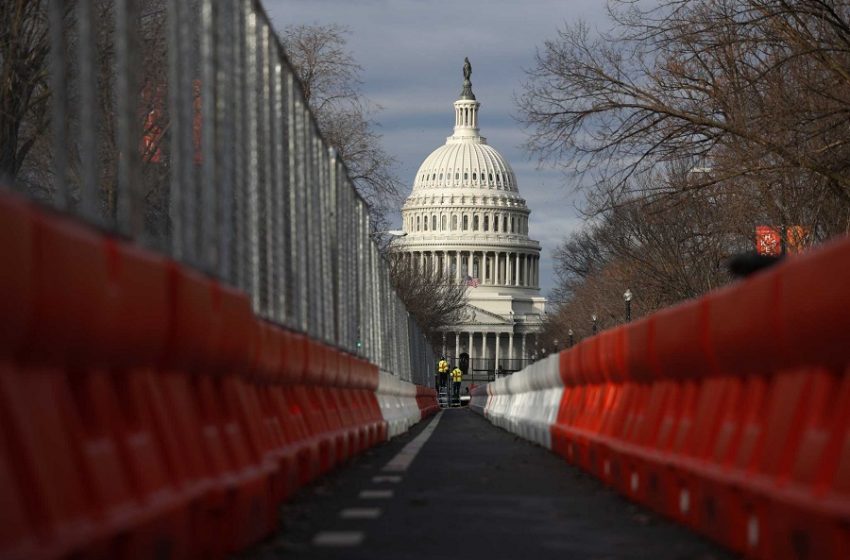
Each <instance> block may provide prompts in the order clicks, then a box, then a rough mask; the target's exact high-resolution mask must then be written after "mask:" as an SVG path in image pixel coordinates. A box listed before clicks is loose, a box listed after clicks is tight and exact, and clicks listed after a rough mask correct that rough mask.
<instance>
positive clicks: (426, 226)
mask: <svg viewBox="0 0 850 560" xmlns="http://www.w3.org/2000/svg"><path fill="white" fill-rule="evenodd" d="M422 222H423V223H422V229H424V230H425V231H428V216H425V219H424V220H422Z"/></svg>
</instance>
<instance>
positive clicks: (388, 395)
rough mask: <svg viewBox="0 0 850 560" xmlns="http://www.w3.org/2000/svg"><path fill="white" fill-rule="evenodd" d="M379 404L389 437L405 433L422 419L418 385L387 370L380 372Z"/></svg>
mask: <svg viewBox="0 0 850 560" xmlns="http://www.w3.org/2000/svg"><path fill="white" fill-rule="evenodd" d="M377 397H378V405H380V407H381V414H382V415H383V417H384V420H386V422H387V437H388V438H394V437H395V436H397V435H399V434H403V433H405V432H406V431H407V430H409V429H410V427H411V426H413V425H414V424H416V423H417V422H419V420H421V419H422V412H421V411H420V410H419V405H418V404H417V403H416V385H414V384H413V383H408V382H407V381H402V380H401V379H399V378H398V377H394V376H393V375H391V374H389V373H386V372H383V371H381V372H379V374H378V390H377Z"/></svg>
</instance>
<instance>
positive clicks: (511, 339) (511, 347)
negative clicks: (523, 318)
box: [508, 333, 514, 367]
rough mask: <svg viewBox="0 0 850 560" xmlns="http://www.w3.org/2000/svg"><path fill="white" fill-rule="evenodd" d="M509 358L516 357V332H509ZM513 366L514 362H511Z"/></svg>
mask: <svg viewBox="0 0 850 560" xmlns="http://www.w3.org/2000/svg"><path fill="white" fill-rule="evenodd" d="M508 359H509V360H513V359H514V333H508ZM511 367H513V363H511Z"/></svg>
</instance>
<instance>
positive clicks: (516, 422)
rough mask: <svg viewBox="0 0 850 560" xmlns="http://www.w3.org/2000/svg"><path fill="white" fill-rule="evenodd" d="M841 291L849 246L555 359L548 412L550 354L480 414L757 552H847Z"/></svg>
mask: <svg viewBox="0 0 850 560" xmlns="http://www.w3.org/2000/svg"><path fill="white" fill-rule="evenodd" d="M848 287H850V241H847V240H841V241H838V242H833V243H831V244H828V245H825V246H823V247H820V248H818V249H815V250H812V251H811V252H809V253H807V254H805V255H802V256H798V257H793V258H789V259H786V260H785V261H784V262H782V263H781V264H779V265H777V266H775V267H773V268H771V269H769V270H766V271H763V272H761V273H758V274H756V275H754V276H752V277H750V278H748V279H746V280H743V281H740V282H737V283H735V284H732V285H730V286H728V287H726V288H723V289H721V290H717V291H715V292H712V293H710V294H708V295H706V296H704V297H701V298H699V299H697V300H693V301H688V302H685V303H683V304H681V305H677V306H675V307H672V308H668V309H665V310H663V311H661V312H658V313H656V314H654V315H652V316H649V317H646V318H644V319H641V320H639V321H636V322H634V323H630V324H628V325H625V326H621V327H618V328H615V329H611V330H608V331H605V332H602V333H600V334H599V335H597V336H594V337H592V338H589V339H586V340H584V341H582V342H581V343H579V344H578V345H576V346H575V347H574V348H571V349H569V350H565V351H563V352H561V353H560V354H559V355H558V356H557V357H556V358H554V359H555V360H557V369H558V372H559V377H560V384H561V385H563V389H558V390H559V391H562V396H561V398H560V402H559V407H558V410H557V413H556V415H554V416H553V415H550V414H548V413H547V412H546V408H545V403H546V402H548V400H547V399H548V398H550V397H548V396H547V395H550V394H551V391H552V390H553V388H552V387H553V385H558V384H557V383H553V381H552V377H553V374H552V370H553V367H555V366H553V362H552V360H553V358H552V357H550V358H547V359H546V360H543V361H540V362H537V363H536V364H533V365H532V366H530V367H529V368H526V369H525V370H523V371H521V372H518V373H516V374H514V375H513V377H516V378H517V380H516V381H513V382H511V381H508V380H506V379H500V380H499V381H497V382H495V383H490V384H489V385H488V386H486V387H479V388H476V389H475V391H473V398H472V400H473V403H472V408H473V409H474V410H477V411H479V412H481V413H483V414H484V415H485V416H487V417H488V418H490V419H491V421H493V422H494V423H495V424H497V425H500V426H503V427H505V428H506V429H509V430H511V431H513V432H515V433H517V434H519V435H522V436H524V437H527V438H528V439H531V440H533V441H536V442H538V443H540V444H541V445H544V446H546V447H548V448H550V449H552V450H553V451H555V452H556V453H558V454H560V455H562V456H563V457H564V458H566V459H567V461H569V462H570V463H572V464H575V465H577V466H580V467H581V468H583V469H585V470H587V471H589V472H591V473H592V474H594V475H595V476H597V477H599V478H600V479H601V480H603V481H604V482H605V483H606V484H608V485H610V486H612V487H614V488H616V489H617V490H618V491H619V492H621V493H622V494H624V495H625V496H627V497H629V498H630V499H632V500H634V501H636V502H638V503H641V504H644V505H646V506H648V507H651V508H653V509H655V510H656V511H659V512H660V513H662V514H664V515H666V516H668V517H670V518H672V519H675V520H677V521H679V522H681V523H683V524H685V525H687V526H688V527H690V528H692V529H693V530H695V531H698V532H700V533H702V534H704V535H706V536H708V537H710V538H712V539H714V540H716V541H717V542H719V543H721V544H723V545H725V546H726V547H728V548H730V549H732V550H734V551H736V552H738V553H741V554H744V555H746V556H748V557H753V558H764V559H775V558H780V559H781V558H836V559H838V558H848V557H850V344H848V342H850V335H848V332H850V289H848ZM535 380H536V381H535ZM534 394H538V395H539V396H537V397H531V396H529V395H534ZM535 399H537V400H535ZM540 422H548V424H549V431H550V438H549V439H548V442H547V438H546V437H541V435H540V430H539V429H538V427H539V425H540ZM547 443H548V444H547Z"/></svg>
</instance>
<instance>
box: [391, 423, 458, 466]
mask: <svg viewBox="0 0 850 560" xmlns="http://www.w3.org/2000/svg"><path fill="white" fill-rule="evenodd" d="M442 416H443V411H440V412H438V413H437V415H436V416H435V417H434V419H433V420H432V421H431V423H430V424H428V425H427V426H425V429H424V430H422V433H421V434H419V435H418V436H416V437H415V438H414V439H413V441H411V442H410V443H408V444H407V445H405V446H404V448H403V449H402V450H401V451H399V452H398V454H397V455H396V456H395V457H393V458H392V459H390V462H389V463H387V464H386V465H384V468H383V469H382V470H383V471H384V472H404V471H406V470H407V468H408V467H409V466H410V464H411V463H412V462H413V460H414V459H416V455H418V454H419V451H420V450H421V449H422V446H424V445H425V443H426V442H427V441H428V439H429V438H430V437H431V434H433V433H434V430H435V429H436V428H437V424H439V423H440V418H442Z"/></svg>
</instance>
